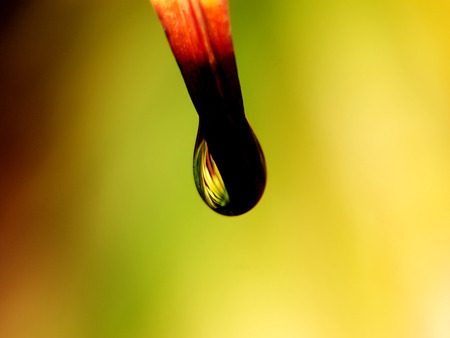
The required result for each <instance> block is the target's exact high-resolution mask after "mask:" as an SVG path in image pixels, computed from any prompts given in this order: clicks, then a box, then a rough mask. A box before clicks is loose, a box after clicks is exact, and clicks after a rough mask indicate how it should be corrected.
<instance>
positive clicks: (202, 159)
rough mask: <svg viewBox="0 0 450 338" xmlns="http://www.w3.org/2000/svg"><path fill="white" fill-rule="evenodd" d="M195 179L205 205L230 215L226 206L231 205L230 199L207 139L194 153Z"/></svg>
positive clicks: (198, 145) (201, 142)
mask: <svg viewBox="0 0 450 338" xmlns="http://www.w3.org/2000/svg"><path fill="white" fill-rule="evenodd" d="M194 179H195V185H196V186H197V190H198V192H199V194H200V196H201V197H202V199H203V200H204V201H205V203H206V204H207V205H208V206H209V207H210V208H211V209H213V210H215V211H217V212H219V213H221V214H228V212H227V211H226V206H227V205H228V204H229V203H230V197H229V196H228V192H227V189H226V188H225V183H224V182H223V179H222V176H221V175H220V172H219V169H218V168H217V165H216V163H215V162H214V159H213V158H212V156H211V153H210V152H209V151H208V144H207V143H206V140H205V139H202V140H200V141H199V142H198V143H197V147H196V149H195V152H194Z"/></svg>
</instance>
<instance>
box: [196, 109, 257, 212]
mask: <svg viewBox="0 0 450 338" xmlns="http://www.w3.org/2000/svg"><path fill="white" fill-rule="evenodd" d="M194 179H195V185H196V187H197V190H198V192H199V194H200V196H201V197H202V199H203V200H204V201H205V203H206V204H207V205H208V206H209V207H210V208H211V209H213V210H214V211H216V212H218V213H220V214H223V215H227V216H235V215H240V214H243V213H245V212H247V211H249V210H250V209H252V208H253V207H254V206H255V205H256V204H257V203H258V201H259V200H260V198H261V196H262V194H263V192H264V188H265V184H266V164H265V159H264V155H263V152H262V149H261V147H260V145H259V142H258V140H257V138H256V136H255V134H254V133H253V131H252V129H251V128H250V126H249V124H248V122H247V120H246V119H245V117H243V116H241V117H239V118H234V119H233V118H230V117H228V118H227V119H220V118H219V117H217V116H216V117H215V118H212V119H206V118H204V119H201V120H200V124H199V129H198V134H197V141H196V144H195V150H194Z"/></svg>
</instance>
